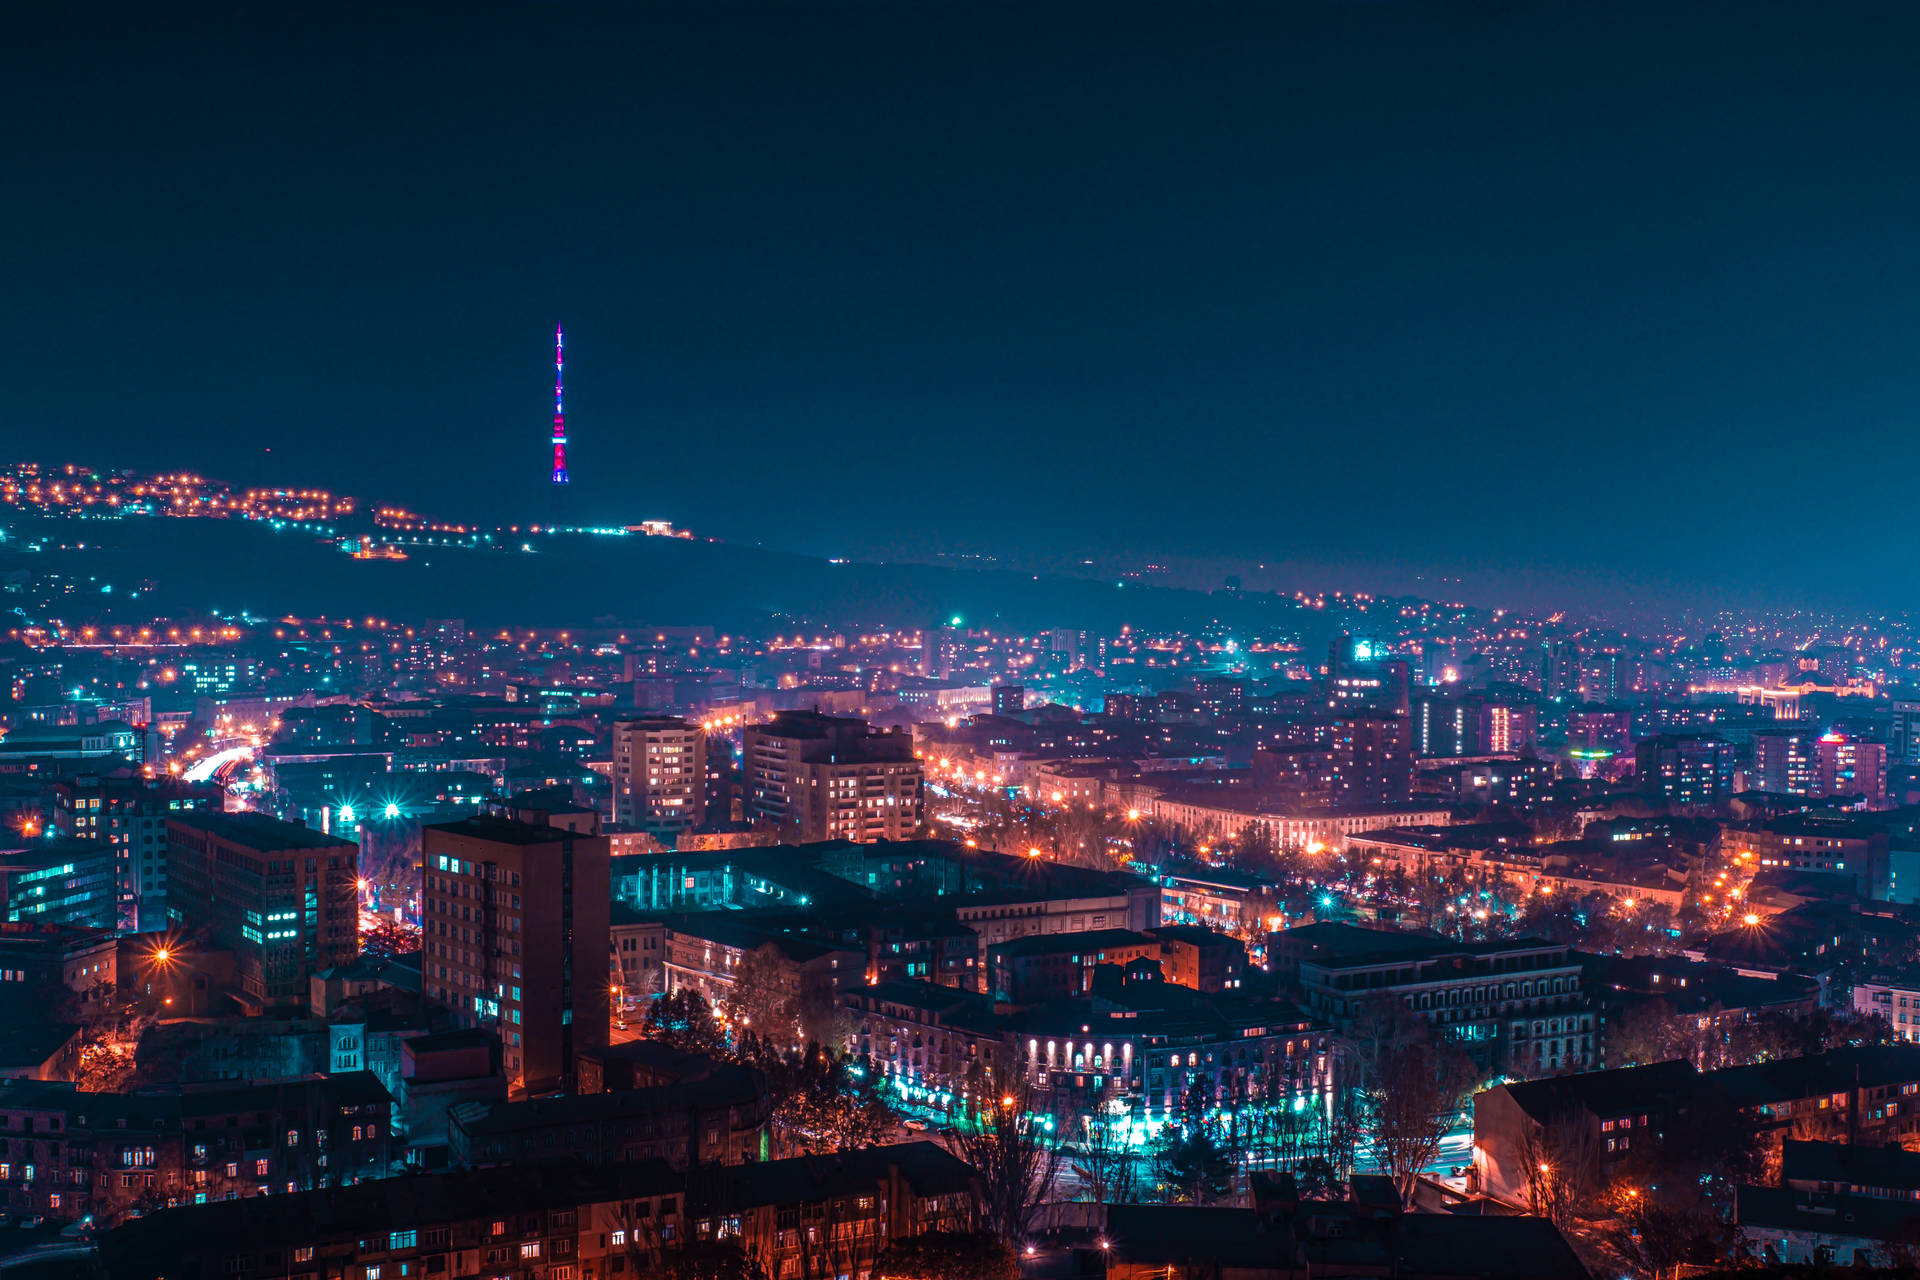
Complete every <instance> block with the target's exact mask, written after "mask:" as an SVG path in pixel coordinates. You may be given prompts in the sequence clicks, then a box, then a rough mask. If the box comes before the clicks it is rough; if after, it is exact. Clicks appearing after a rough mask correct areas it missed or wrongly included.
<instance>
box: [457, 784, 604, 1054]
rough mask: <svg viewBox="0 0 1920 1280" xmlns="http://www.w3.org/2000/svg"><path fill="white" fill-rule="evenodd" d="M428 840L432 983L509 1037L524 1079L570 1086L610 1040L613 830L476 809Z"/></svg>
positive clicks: (506, 1044) (466, 1020)
mask: <svg viewBox="0 0 1920 1280" xmlns="http://www.w3.org/2000/svg"><path fill="white" fill-rule="evenodd" d="M421 841H422V845H421V847H422V856H423V858H424V861H425V870H424V872H423V875H422V880H423V885H424V895H423V900H424V911H423V912H422V916H421V922H422V927H423V930H424V937H423V940H422V941H423V947H424V952H423V955H422V957H421V986H422V989H423V991H424V993H425V994H426V995H427V996H428V997H430V998H432V999H435V1000H438V1001H440V1002H441V1003H443V1004H445V1005H446V1006H447V1008H449V1009H450V1010H452V1011H453V1017H454V1021H455V1023H456V1025H458V1026H461V1027H486V1028H488V1029H490V1030H492V1031H494V1032H495V1033H496V1034H498V1035H499V1037H500V1041H501V1044H502V1046H503V1048H504V1052H505V1055H506V1073H507V1078H508V1080H509V1081H511V1082H512V1083H513V1084H514V1085H515V1086H516V1087H524V1088H526V1089H529V1090H532V1091H540V1090H545V1089H551V1088H558V1087H564V1085H565V1083H566V1082H567V1081H568V1080H569V1079H570V1078H571V1076H572V1074H573V1070H574V1057H575V1055H576V1054H577V1053H578V1052H580V1051H581V1050H584V1049H597V1048H604V1047H605V1046H606V1043H607V1017H608V1003H607V1002H608V995H607V986H608V983H607V977H608V971H607V957H608V955H609V954H610V951H609V946H610V944H609V941H608V937H609V933H608V913H609V889H608V886H609V880H610V872H609V869H608V856H607V839H606V837H605V836H602V835H600V834H598V833H597V831H591V830H587V831H578V832H576V831H571V830H567V829H565V828H563V827H553V826H534V825H532V824H531V823H525V822H519V821H516V820H514V819H511V818H497V817H475V818H468V819H466V820H464V821H461V822H449V823H436V824H432V825H429V826H427V827H424V828H422V831H421Z"/></svg>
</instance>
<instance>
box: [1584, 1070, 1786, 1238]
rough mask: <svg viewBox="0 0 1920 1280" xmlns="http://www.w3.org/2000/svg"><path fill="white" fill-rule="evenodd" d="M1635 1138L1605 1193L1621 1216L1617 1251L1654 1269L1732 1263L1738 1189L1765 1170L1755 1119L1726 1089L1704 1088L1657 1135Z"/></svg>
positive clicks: (1646, 1133)
mask: <svg viewBox="0 0 1920 1280" xmlns="http://www.w3.org/2000/svg"><path fill="white" fill-rule="evenodd" d="M1633 1137H1634V1138H1635V1139H1636V1140H1637V1141H1636V1145H1634V1146H1633V1147H1632V1148H1630V1154H1629V1155H1628V1156H1627V1157H1626V1158H1625V1159H1623V1160H1621V1161H1620V1162H1619V1163H1618V1164H1617V1165H1615V1167H1614V1178H1613V1182H1612V1185H1611V1186H1610V1187H1609V1188H1608V1190H1607V1194H1606V1202H1607V1203H1608V1204H1609V1205H1610V1206H1611V1207H1612V1209H1613V1210H1614V1213H1615V1215H1616V1218H1617V1224H1616V1226H1615V1228H1614V1230H1613V1232H1612V1234H1611V1237H1610V1239H1611V1243H1612V1244H1613V1245H1614V1247H1615V1248H1617V1249H1618V1250H1620V1252H1621V1253H1622V1254H1623V1255H1624V1256H1626V1257H1627V1258H1629V1259H1630V1260H1633V1261H1636V1262H1638V1263H1640V1264H1641V1265H1642V1266H1644V1267H1646V1268H1647V1269H1649V1270H1661V1269H1666V1268H1670V1267H1673V1266H1675V1265H1676V1264H1678V1263H1682V1262H1690V1263H1698V1264H1703V1265H1707V1264H1713V1263H1722V1262H1728V1261H1731V1260H1732V1241H1731V1239H1730V1237H1729V1233H1728V1231H1727V1228H1726V1224H1727V1223H1728V1222H1730V1221H1731V1220H1732V1208H1733V1197H1734V1188H1735V1187H1737V1186H1738V1185H1740V1184H1741V1183H1755V1182H1758V1181H1760V1179H1761V1177H1762V1176H1763V1174H1764V1171H1765V1163H1766V1159H1765V1151H1764V1144H1763V1143H1762V1140H1761V1138H1760V1130H1759V1125H1758V1123H1757V1118H1756V1117H1755V1116H1754V1115H1753V1113H1752V1112H1750V1111H1749V1110H1747V1109H1746V1108H1744V1107H1741V1106H1739V1105H1738V1104H1736V1103H1735V1102H1734V1101H1733V1100H1732V1099H1731V1098H1729V1097H1728V1096H1727V1095H1726V1094H1725V1093H1724V1092H1723V1091H1721V1090H1719V1089H1705V1090H1702V1091H1701V1092H1699V1093H1697V1094H1695V1095H1693V1096H1692V1097H1690V1098H1689V1099H1688V1100H1687V1102H1686V1105H1685V1106H1684V1107H1682V1108H1680V1109H1679V1110H1678V1111H1676V1112H1674V1113H1673V1114H1671V1115H1670V1116H1668V1118H1667V1120H1666V1122H1665V1123H1664V1124H1663V1125H1661V1126H1660V1128H1659V1129H1658V1131H1657V1136H1655V1134H1654V1133H1653V1132H1649V1131H1646V1130H1642V1131H1640V1132H1637V1133H1635V1134H1633Z"/></svg>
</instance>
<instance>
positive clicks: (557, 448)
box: [553, 324, 567, 484]
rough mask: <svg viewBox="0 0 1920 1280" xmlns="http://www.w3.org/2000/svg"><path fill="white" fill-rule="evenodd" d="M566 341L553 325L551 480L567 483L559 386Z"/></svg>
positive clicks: (564, 415)
mask: <svg viewBox="0 0 1920 1280" xmlns="http://www.w3.org/2000/svg"><path fill="white" fill-rule="evenodd" d="M566 355H567V341H566V335H565V334H563V333H562V332H561V331H560V326H559V325H557V324H556V325H555V326H553V482H554V483H555V484H566V483H567V411H566V408H565V406H564V404H563V403H562V400H561V394H560V387H561V383H562V374H564V373H565V371H566V364H567V360H566Z"/></svg>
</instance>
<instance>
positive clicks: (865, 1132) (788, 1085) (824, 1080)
mask: <svg viewBox="0 0 1920 1280" xmlns="http://www.w3.org/2000/svg"><path fill="white" fill-rule="evenodd" d="M738 1056H739V1058H740V1060H741V1061H742V1062H745V1063H748V1064H749V1065H751V1066H755V1067H758V1068H759V1069H760V1070H761V1071H762V1072H764V1073H765V1074H766V1077H767V1091H768V1094H769V1096H770V1097H771V1099H772V1102H773V1111H772V1116H771V1120H772V1124H773V1129H774V1134H775V1139H776V1142H777V1144H778V1146H779V1148H780V1153H781V1154H782V1155H787V1156H790V1155H803V1154H816V1155H819V1154H832V1153H838V1152H842V1151H854V1150H858V1149H859V1148H861V1147H872V1146H878V1145H880V1144H881V1143H883V1142H885V1141H886V1140H887V1138H888V1137H889V1136H891V1135H892V1133H893V1127H894V1125H895V1123H896V1122H897V1121H898V1119H899V1117H898V1116H897V1115H896V1114H895V1113H894V1110H893V1108H892V1107H889V1106H888V1105H887V1104H886V1102H885V1100H884V1099H882V1098H881V1096H880V1091H879V1088H878V1086H877V1085H876V1083H875V1081H874V1079H873V1077H872V1075H870V1074H869V1073H868V1072H867V1071H866V1070H865V1069H864V1068H863V1067H861V1066H860V1065H859V1064H858V1063H856V1062H854V1061H853V1059H851V1058H849V1057H847V1056H846V1055H844V1054H836V1053H832V1052H829V1051H828V1050H826V1049H823V1048H821V1047H820V1046H819V1045H817V1044H814V1045H808V1046H807V1047H806V1048H805V1049H787V1050H785V1051H784V1052H783V1051H781V1049H780V1047H779V1046H777V1045H774V1044H772V1043H771V1042H769V1041H766V1040H762V1039H759V1038H758V1037H751V1038H748V1039H747V1040H744V1041H742V1043H741V1050H740V1053H739V1055H738Z"/></svg>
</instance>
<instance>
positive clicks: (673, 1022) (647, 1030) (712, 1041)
mask: <svg viewBox="0 0 1920 1280" xmlns="http://www.w3.org/2000/svg"><path fill="white" fill-rule="evenodd" d="M642 1030H643V1032H644V1034H645V1035H646V1036H647V1038H648V1039H650V1040H659V1041H661V1042H663V1043H665V1044H669V1045H671V1046H673V1047H674V1048H676V1049H679V1050H681V1051H682V1052H684V1053H702V1054H705V1055H707V1056H708V1057H710V1058H720V1057H725V1056H726V1052H727V1034H726V1032H724V1031H722V1030H721V1029H720V1023H719V1021H718V1020H717V1019H716V1018H715V1017H714V1016H713V1006H712V1005H710V1004H708V1003H707V998H706V997H705V996H703V995H701V994H700V993H699V992H698V991H695V990H693V989H692V988H691V987H682V988H680V989H679V990H678V991H675V992H672V993H671V994H669V995H664V996H661V997H660V998H659V999H658V1000H655V1001H654V1002H653V1004H652V1005H651V1006H649V1007H648V1009H647V1020H646V1022H645V1024H644V1025H643V1028H642Z"/></svg>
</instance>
